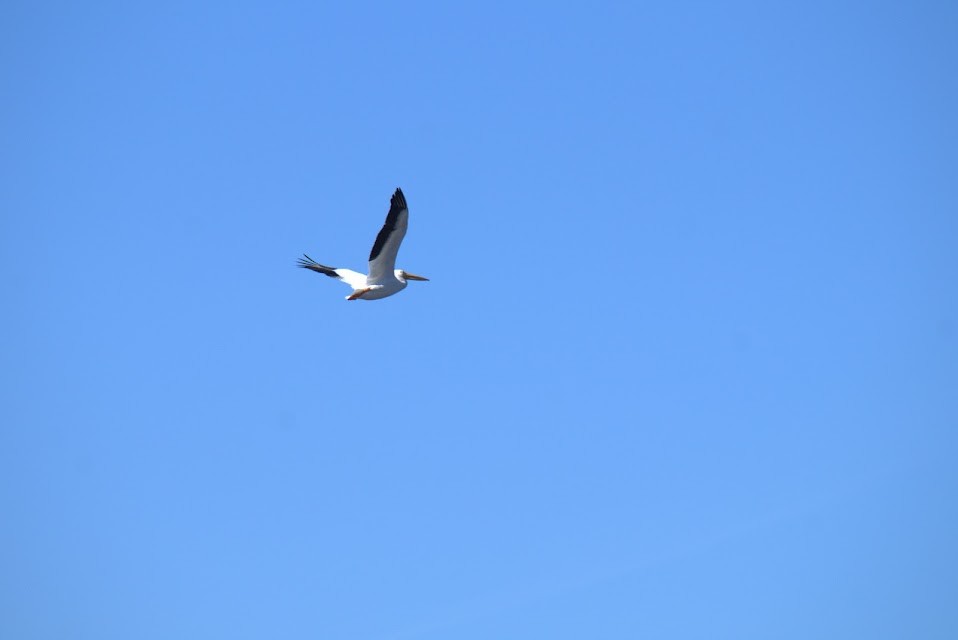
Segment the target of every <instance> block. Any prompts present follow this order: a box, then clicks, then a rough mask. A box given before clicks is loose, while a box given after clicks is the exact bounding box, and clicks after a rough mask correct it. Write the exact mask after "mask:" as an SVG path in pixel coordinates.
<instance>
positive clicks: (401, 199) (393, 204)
mask: <svg viewBox="0 0 958 640" xmlns="http://www.w3.org/2000/svg"><path fill="white" fill-rule="evenodd" d="M397 207H398V208H399V209H405V208H406V196H404V195H403V192H402V189H400V188H399V187H396V191H395V192H394V193H393V197H392V198H391V199H390V200H389V208H390V209H393V208H397Z"/></svg>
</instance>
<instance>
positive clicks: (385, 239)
mask: <svg viewBox="0 0 958 640" xmlns="http://www.w3.org/2000/svg"><path fill="white" fill-rule="evenodd" d="M408 226H409V209H408V208H407V207H406V197H405V196H403V193H402V189H396V192H395V193H394V194H393V197H392V199H391V200H390V202H389V213H388V214H386V222H385V224H383V228H382V229H380V230H379V235H377V236H376V242H375V243H373V250H372V251H370V252H369V276H368V277H367V278H366V284H368V285H372V284H380V283H382V281H383V280H384V279H387V278H392V277H393V270H394V269H395V268H396V255H397V254H398V253H399V245H400V244H402V239H403V238H404V237H405V236H406V228H407V227H408Z"/></svg>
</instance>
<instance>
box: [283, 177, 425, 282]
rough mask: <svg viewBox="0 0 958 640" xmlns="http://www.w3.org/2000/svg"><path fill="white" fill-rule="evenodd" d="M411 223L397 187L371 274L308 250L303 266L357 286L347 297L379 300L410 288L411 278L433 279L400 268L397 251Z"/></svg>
mask: <svg viewBox="0 0 958 640" xmlns="http://www.w3.org/2000/svg"><path fill="white" fill-rule="evenodd" d="M408 225H409V209H408V208H407V207H406V198H405V196H403V194H402V189H396V193H394V194H393V197H392V199H391V200H390V201H389V213H388V214H386V222H385V224H383V228H382V229H380V230H379V235H378V236H376V242H374V243H373V250H372V251H370V252H369V275H368V276H367V275H363V274H361V273H359V272H357V271H353V270H352V269H337V268H335V267H327V266H326V265H322V264H319V263H318V262H316V261H315V260H313V259H312V258H310V257H309V256H308V255H306V254H305V253H304V254H303V257H302V258H300V259H299V266H301V267H302V268H304V269H309V270H310V271H315V272H316V273H322V274H324V275H327V276H329V277H330V278H338V279H339V280H340V281H342V282H345V283H346V284H348V285H349V286H350V287H352V288H353V292H352V293H351V294H350V295H348V296H346V299H347V300H379V299H380V298H386V297H388V296H391V295H392V294H394V293H399V292H400V291H402V290H403V289H405V288H406V284H407V283H406V281H407V280H429V278H423V277H422V276H417V275H415V274H412V273H409V272H408V271H403V270H402V269H397V268H396V254H397V253H399V245H400V244H401V243H402V239H403V237H404V236H405V235H406V227H407V226H408Z"/></svg>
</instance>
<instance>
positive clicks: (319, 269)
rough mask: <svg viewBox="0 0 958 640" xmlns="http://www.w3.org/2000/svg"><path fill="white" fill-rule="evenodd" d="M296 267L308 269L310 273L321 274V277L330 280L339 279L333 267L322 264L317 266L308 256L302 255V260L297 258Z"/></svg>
mask: <svg viewBox="0 0 958 640" xmlns="http://www.w3.org/2000/svg"><path fill="white" fill-rule="evenodd" d="M296 266H297V267H302V268H303V269H309V270H310V271H315V272H316V273H322V274H323V275H327V276H329V277H330V278H338V277H339V274H337V273H336V268H335V267H327V266H326V265H324V264H319V263H318V262H316V261H315V260H313V259H312V258H310V257H309V256H308V255H306V254H305V253H304V254H303V257H302V258H299V259H298V260H297V261H296Z"/></svg>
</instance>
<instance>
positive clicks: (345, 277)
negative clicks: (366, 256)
mask: <svg viewBox="0 0 958 640" xmlns="http://www.w3.org/2000/svg"><path fill="white" fill-rule="evenodd" d="M298 264H299V266H301V267H302V268H304V269H309V270H310V271H315V272H316V273H321V274H323V275H325V276H329V277H330V278H336V279H338V280H340V281H341V282H345V283H346V284H348V285H349V286H351V287H352V288H353V289H360V288H362V287H365V286H366V276H364V275H363V274H361V273H359V272H357V271H353V270H352V269H337V268H335V267H327V266H326V265H324V264H319V263H318V262H316V261H315V260H313V259H312V258H310V257H309V256H308V255H306V254H305V253H304V254H303V257H302V258H300V259H299V263H298Z"/></svg>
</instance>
